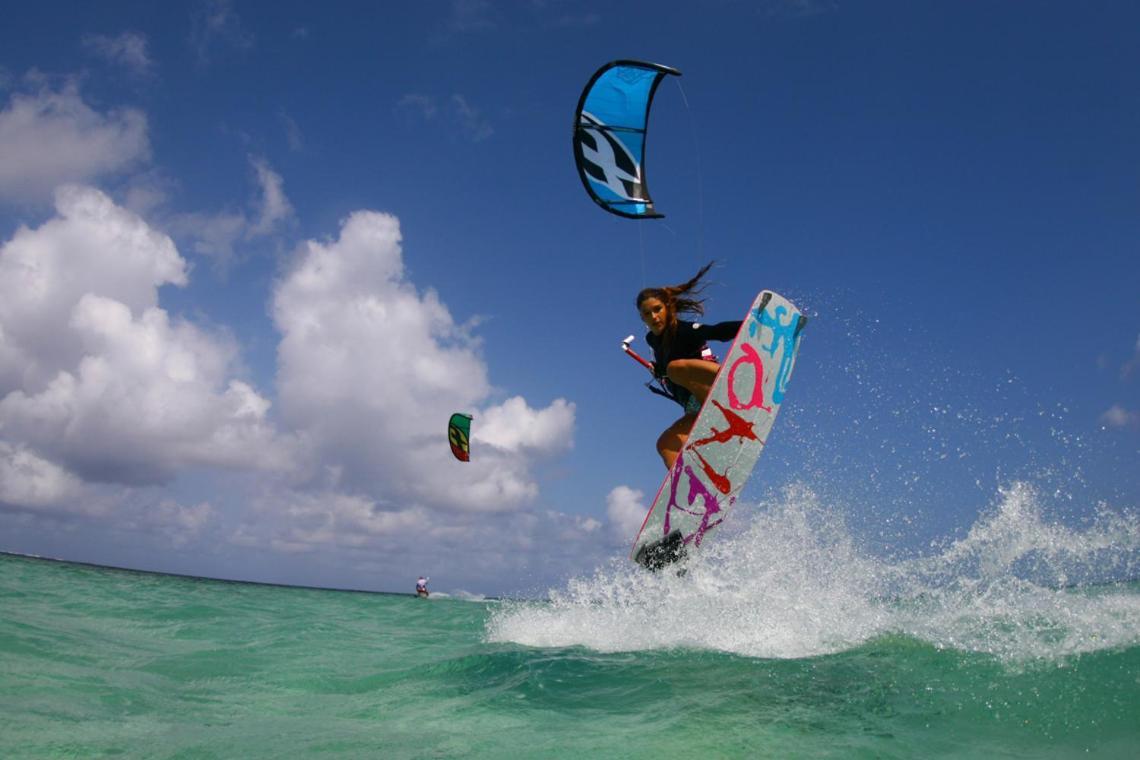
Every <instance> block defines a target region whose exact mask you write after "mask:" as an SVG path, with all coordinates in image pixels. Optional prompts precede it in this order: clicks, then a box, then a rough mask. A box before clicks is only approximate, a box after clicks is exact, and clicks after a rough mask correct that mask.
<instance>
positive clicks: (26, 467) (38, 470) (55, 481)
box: [0, 441, 82, 508]
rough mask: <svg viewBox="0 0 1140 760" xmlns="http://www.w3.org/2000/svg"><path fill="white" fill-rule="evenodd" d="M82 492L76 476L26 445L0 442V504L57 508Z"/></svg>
mask: <svg viewBox="0 0 1140 760" xmlns="http://www.w3.org/2000/svg"><path fill="white" fill-rule="evenodd" d="M81 491H82V483H81V482H80V480H79V479H78V478H76V477H75V476H74V475H72V474H71V473H69V472H68V471H67V470H65V469H63V468H62V467H60V466H58V465H56V464H53V463H51V462H49V461H47V460H46V459H43V458H41V457H39V456H37V455H36V454H35V453H34V452H32V451H29V450H28V448H27V447H25V446H18V445H13V444H10V443H6V442H4V441H0V503H6V504H15V505H19V506H24V507H32V508H42V507H59V506H63V505H66V504H67V503H68V502H70V501H74V500H75V497H76V496H78V495H79V493H80V492H81Z"/></svg>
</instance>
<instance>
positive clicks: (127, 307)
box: [0, 187, 289, 484]
mask: <svg viewBox="0 0 1140 760" xmlns="http://www.w3.org/2000/svg"><path fill="white" fill-rule="evenodd" d="M56 205H57V212H58V216H57V217H56V218H54V219H52V220H50V221H48V222H47V223H45V224H44V225H43V226H41V227H39V228H38V229H35V230H29V229H21V230H19V231H18V232H17V233H16V235H15V236H14V237H13V238H12V240H10V241H8V242H7V243H5V244H4V245H3V247H2V248H0V289H2V292H0V330H2V332H0V336H2V339H3V344H2V345H0V360H3V361H4V362H5V363H4V364H0V435H2V436H3V439H4V440H5V441H7V442H9V444H10V445H13V446H16V447H27V448H28V449H29V450H32V451H34V453H35V456H37V457H39V458H41V459H43V460H44V461H46V462H49V463H53V464H54V465H56V466H58V467H61V468H63V469H64V470H66V471H68V472H70V473H74V474H75V475H78V476H80V477H82V478H83V479H84V480H86V481H93V482H109V483H127V484H140V483H157V482H162V481H165V480H167V479H169V478H171V477H173V475H174V474H176V473H177V472H178V471H179V470H180V469H183V468H186V467H190V466H195V465H207V466H219V467H230V468H266V469H284V468H285V467H286V466H287V459H288V452H289V449H288V447H287V446H286V445H284V444H283V443H282V442H281V441H280V440H279V439H277V438H276V436H275V432H274V430H273V429H272V426H271V425H270V424H269V423H268V421H267V412H268V408H269V402H268V401H267V400H266V399H264V398H263V397H262V396H260V395H259V394H258V393H257V392H256V391H255V390H254V389H253V388H252V387H250V386H249V385H248V384H246V383H244V382H242V381H240V380H238V379H236V378H234V377H233V376H232V369H233V366H234V364H235V360H236V346H234V345H233V342H232V340H230V339H228V338H227V337H226V336H224V335H215V334H209V333H206V332H204V331H203V330H201V329H199V328H197V327H195V326H194V325H192V324H190V323H188V322H184V321H172V320H171V319H170V318H169V316H168V315H167V313H166V312H165V311H163V310H162V309H161V308H159V307H158V305H157V302H158V287H159V286H160V285H163V284H166V283H172V284H179V285H180V284H185V282H186V273H185V262H184V261H183V260H182V258H181V257H180V256H179V255H178V253H177V250H176V249H175V248H174V245H173V243H172V242H171V241H170V239H169V238H168V237H166V236H165V235H162V234H161V233H158V232H156V231H155V230H153V229H151V228H150V227H149V226H148V225H147V224H146V223H145V222H143V221H142V220H141V219H139V218H138V217H137V216H135V215H134V214H133V213H131V212H129V211H127V210H125V209H123V208H121V207H119V206H116V205H115V204H114V203H113V202H112V201H111V200H110V199H109V198H107V197H106V196H105V195H103V194H102V193H100V192H99V191H97V190H94V189H91V188H81V187H68V188H65V189H64V190H61V191H60V193H58V195H57V200H56ZM13 359H15V361H16V363H15V364H13V363H12V360H13Z"/></svg>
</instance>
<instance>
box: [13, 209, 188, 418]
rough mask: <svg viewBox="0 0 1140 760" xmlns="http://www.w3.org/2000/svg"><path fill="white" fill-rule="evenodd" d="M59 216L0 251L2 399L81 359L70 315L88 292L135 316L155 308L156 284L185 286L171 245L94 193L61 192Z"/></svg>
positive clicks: (20, 235) (183, 265)
mask: <svg viewBox="0 0 1140 760" xmlns="http://www.w3.org/2000/svg"><path fill="white" fill-rule="evenodd" d="M55 207H56V216H55V217H54V218H52V219H50V220H49V221H48V222H46V223H44V224H43V225H42V226H40V227H38V228H36V229H34V230H33V229H29V228H26V227H21V228H20V229H18V230H17V231H16V233H15V234H14V235H13V237H12V238H11V239H10V240H8V241H7V242H6V243H4V244H3V245H2V246H0V398H2V397H3V395H4V394H5V393H7V392H9V391H11V390H13V389H15V388H20V389H25V390H33V391H38V390H39V389H41V388H42V387H43V385H44V384H45V383H46V382H47V381H48V380H49V379H51V378H53V377H55V376H56V374H57V373H58V372H59V371H61V370H64V369H70V368H73V367H75V366H76V365H77V364H78V362H79V360H80V358H81V357H82V356H83V346H82V344H81V341H80V337H79V335H78V334H77V333H76V332H75V331H74V330H72V329H71V327H70V322H71V318H72V310H73V309H74V308H75V306H76V305H77V304H78V303H79V301H80V299H81V298H82V297H83V296H84V295H86V294H87V293H94V294H99V295H101V296H104V297H106V298H111V299H114V300H115V301H118V302H120V303H122V304H123V305H125V306H126V307H127V308H128V309H130V310H131V311H133V312H136V313H137V312H141V311H144V310H146V309H148V308H151V307H154V306H156V305H157V303H158V287H159V286H161V285H166V284H172V285H185V284H186V282H187V277H186V263H185V262H184V261H183V260H182V258H181V257H180V256H179V255H178V251H177V250H176V249H175V247H174V243H173V242H171V240H170V238H168V237H167V236H166V235H163V234H162V233H160V232H158V231H156V230H153V229H151V228H150V227H149V226H148V225H147V224H146V223H145V222H144V221H143V220H142V219H140V218H139V217H138V216H136V215H135V214H133V213H131V212H129V211H126V210H125V209H122V208H120V207H118V206H116V205H115V204H114V202H113V201H111V199H110V198H108V197H107V196H105V195H103V194H102V193H100V192H99V191H97V190H93V189H90V188H83V187H77V186H66V187H63V188H61V189H60V190H59V191H58V192H57V193H56V198H55Z"/></svg>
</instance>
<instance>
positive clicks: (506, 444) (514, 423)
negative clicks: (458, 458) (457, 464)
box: [471, 396, 574, 452]
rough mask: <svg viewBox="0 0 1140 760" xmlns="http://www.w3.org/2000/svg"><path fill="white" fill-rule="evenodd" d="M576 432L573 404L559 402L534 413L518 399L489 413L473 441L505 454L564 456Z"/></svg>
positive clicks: (485, 414) (495, 407)
mask: <svg viewBox="0 0 1140 760" xmlns="http://www.w3.org/2000/svg"><path fill="white" fill-rule="evenodd" d="M573 428H574V405H573V404H570V403H567V402H566V401H564V400H563V399H558V400H556V401H555V402H554V403H552V404H551V405H550V406H548V407H547V408H545V409H541V410H539V409H531V408H530V406H528V405H527V403H526V400H525V399H523V398H522V397H521V396H515V397H514V398H509V399H507V400H506V401H504V402H503V403H502V404H499V405H498V406H493V407H491V408H489V409H487V410H486V411H485V412H484V413H483V417H482V418H481V421H480V423H479V424H478V425H477V426H476V427H475V429H474V430H473V431H472V434H471V439H472V441H473V442H480V441H482V442H485V443H489V444H490V445H492V446H494V447H496V448H499V449H502V450H503V451H510V452H517V451H523V450H526V449H530V450H532V451H536V452H562V451H566V450H567V449H569V448H571V447H572V446H573V443H574V439H573V438H572V437H570V436H569V435H567V432H568V431H572V430H573Z"/></svg>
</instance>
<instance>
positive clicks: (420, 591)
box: [416, 575, 428, 596]
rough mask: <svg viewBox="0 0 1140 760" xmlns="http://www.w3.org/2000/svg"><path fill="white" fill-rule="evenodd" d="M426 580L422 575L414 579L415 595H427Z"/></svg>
mask: <svg viewBox="0 0 1140 760" xmlns="http://www.w3.org/2000/svg"><path fill="white" fill-rule="evenodd" d="M427 582H428V579H427V578H425V577H424V576H422V575H421V576H420V577H419V578H418V579H416V596H427V595H428V589H427Z"/></svg>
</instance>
